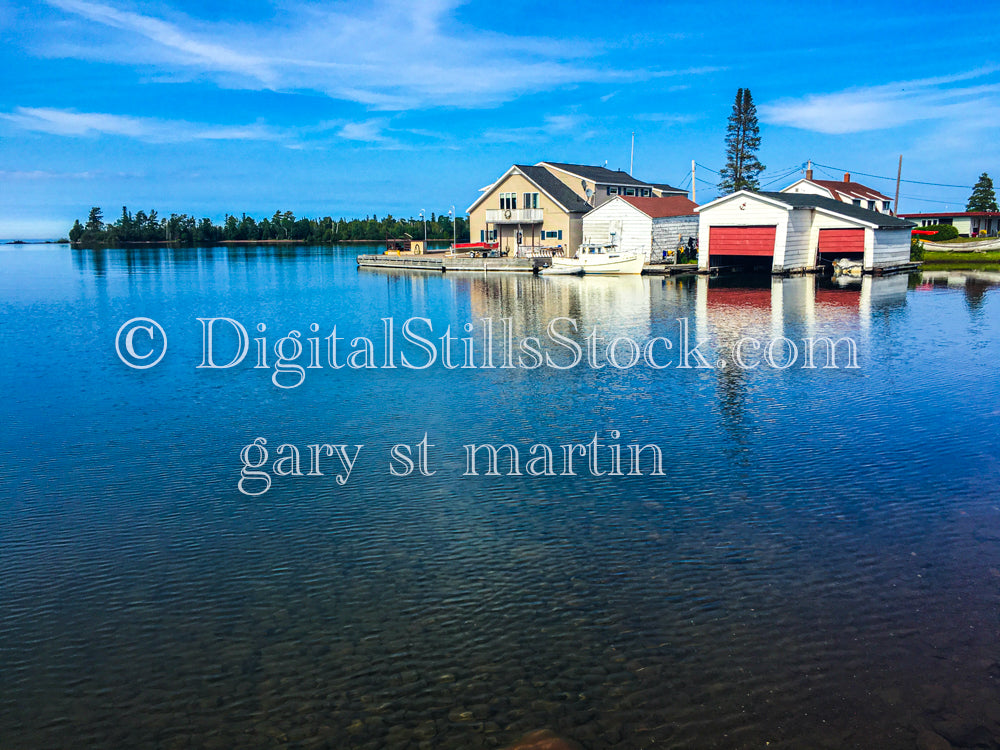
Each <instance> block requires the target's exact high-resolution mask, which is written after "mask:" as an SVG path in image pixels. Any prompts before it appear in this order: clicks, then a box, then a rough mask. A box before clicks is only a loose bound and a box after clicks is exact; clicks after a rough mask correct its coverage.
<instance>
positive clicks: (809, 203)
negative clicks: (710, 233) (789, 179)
mask: <svg viewBox="0 0 1000 750" xmlns="http://www.w3.org/2000/svg"><path fill="white" fill-rule="evenodd" d="M758 195H762V196H764V197H766V198H772V199H774V200H776V201H780V202H781V203H785V204H787V205H789V206H794V207H795V208H822V209H824V210H826V211H830V212H832V213H836V214H840V215H841V216H846V217H848V218H850V219H858V220H860V221H867V222H868V223H869V224H875V225H876V226H877V227H879V228H880V229H909V228H910V227H915V226H916V224H914V223H913V222H912V221H907V220H906V219H900V218H899V217H897V216H891V215H889V214H880V213H879V212H878V211H869V210H868V209H867V208H861V206H855V205H853V204H851V203H843V202H841V201H838V200H834V199H833V198H827V197H826V196H823V195H811V194H809V193H758Z"/></svg>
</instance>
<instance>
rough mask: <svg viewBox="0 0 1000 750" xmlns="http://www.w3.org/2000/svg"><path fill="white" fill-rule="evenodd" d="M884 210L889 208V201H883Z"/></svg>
mask: <svg viewBox="0 0 1000 750" xmlns="http://www.w3.org/2000/svg"><path fill="white" fill-rule="evenodd" d="M882 210H883V211H888V210H889V201H882Z"/></svg>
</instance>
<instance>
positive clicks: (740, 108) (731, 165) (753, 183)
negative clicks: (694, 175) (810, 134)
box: [719, 89, 765, 194]
mask: <svg viewBox="0 0 1000 750" xmlns="http://www.w3.org/2000/svg"><path fill="white" fill-rule="evenodd" d="M759 148H760V128H759V127H758V126H757V107H756V106H754V103H753V97H752V96H751V95H750V89H739V90H738V91H737V92H736V101H735V102H733V111H732V114H730V115H729V126H728V127H727V128H726V166H724V167H723V168H722V173H721V174H722V180H721V181H720V182H719V190H721V191H722V192H723V193H724V194H725V193H732V192H735V191H737V190H759V189H760V180H759V179H758V178H759V176H760V173H761V172H763V171H764V169H765V167H764V165H763V164H761V163H760V161H758V159H757V149H759Z"/></svg>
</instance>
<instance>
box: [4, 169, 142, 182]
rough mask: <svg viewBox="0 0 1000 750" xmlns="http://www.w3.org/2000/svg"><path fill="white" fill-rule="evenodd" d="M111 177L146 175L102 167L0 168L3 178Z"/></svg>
mask: <svg viewBox="0 0 1000 750" xmlns="http://www.w3.org/2000/svg"><path fill="white" fill-rule="evenodd" d="M109 177H110V178H115V179H123V180H124V179H134V178H142V177H145V175H143V174H141V173H139V172H107V171H104V170H100V169H95V170H87V171H83V172H60V171H57V170H52V169H29V170H17V169H13V170H6V169H0V179H2V180H31V181H35V180H99V179H106V178H109Z"/></svg>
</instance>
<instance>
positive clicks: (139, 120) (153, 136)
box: [0, 107, 284, 143]
mask: <svg viewBox="0 0 1000 750" xmlns="http://www.w3.org/2000/svg"><path fill="white" fill-rule="evenodd" d="M0 120H6V121H7V122H10V123H12V124H13V125H15V126H17V127H19V128H22V129H24V130H30V131H34V132H37V133H49V134H52V135H63V136H77V137H93V136H101V135H113V136H124V137H127V138H135V139H137V140H141V141H148V142H151V143H183V142H188V141H221V140H235V141H276V140H280V139H282V138H283V137H284V135H283V134H282V132H281V131H278V130H276V129H274V128H271V127H268V126H267V125H261V124H251V125H206V124H202V123H194V122H187V121H184V120H161V119H158V118H153V117H130V116H128V115H116V114H106V113H101V112H75V111H72V110H67V109H53V108H48V107H17V108H16V109H15V110H14V111H13V112H6V113H0Z"/></svg>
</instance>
